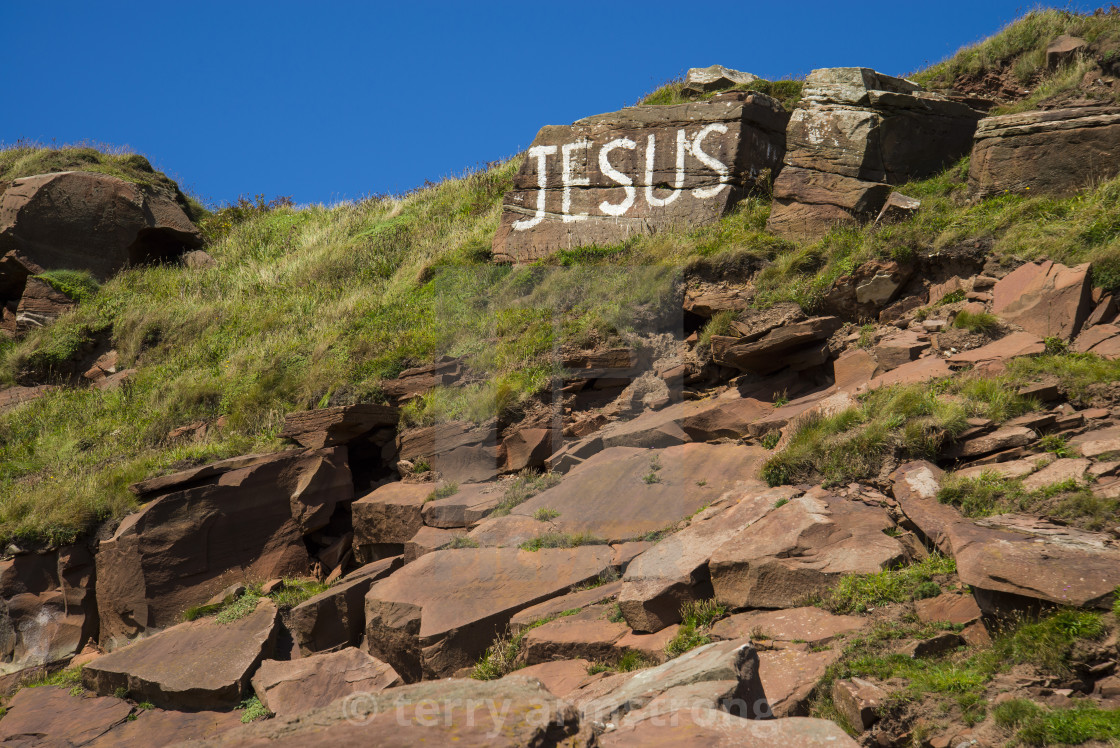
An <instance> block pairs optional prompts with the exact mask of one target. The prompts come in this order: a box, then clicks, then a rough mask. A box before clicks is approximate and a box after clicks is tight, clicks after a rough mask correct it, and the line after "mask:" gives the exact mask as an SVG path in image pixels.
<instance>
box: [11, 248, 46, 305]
mask: <svg viewBox="0 0 1120 748" xmlns="http://www.w3.org/2000/svg"><path fill="white" fill-rule="evenodd" d="M42 273H43V268H42V267H41V266H39V265H37V264H36V263H34V262H33V261H31V260H30V259H28V258H27V257H25V256H22V255H21V254H20V253H19V252H17V251H16V250H14V249H13V250H9V251H8V252H7V253H5V254H3V255H2V256H0V302H10V301H18V300H19V297H20V296H22V295H23V287H24V285H26V284H27V279H28V278H30V277H31V276H33V275H41V274H42Z"/></svg>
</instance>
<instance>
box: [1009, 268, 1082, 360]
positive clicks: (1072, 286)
mask: <svg viewBox="0 0 1120 748" xmlns="http://www.w3.org/2000/svg"><path fill="white" fill-rule="evenodd" d="M1091 289H1092V286H1091V284H1090V282H1089V263H1085V264H1083V265H1078V266H1077V267H1073V268H1068V267H1066V266H1065V265H1061V264H1058V263H1053V262H1050V261H1049V260H1046V261H1045V262H1042V263H1028V264H1026V265H1023V266H1021V267H1019V268H1018V269H1016V270H1015V271H1014V272H1012V273H1011V274H1010V275H1008V276H1007V277H1005V278H1003V279H1002V280H1000V282H999V283H997V284H996V286H995V288H994V289H993V290H992V294H993V297H994V299H993V301H992V311H993V312H995V313H996V314H998V315H999V316H1000V317H1002V318H1003V319H1005V320H1007V321H1008V322H1013V323H1015V324H1017V325H1019V326H1020V327H1022V328H1023V329H1024V330H1026V331H1027V332H1033V333H1034V334H1036V335H1039V336H1042V337H1050V336H1053V337H1059V338H1062V339H1064V340H1071V339H1072V338H1073V337H1074V336H1076V335H1077V333H1078V332H1079V331H1080V330H1081V325H1082V323H1083V322H1084V321H1085V319H1086V318H1087V317H1088V316H1089V312H1090V311H1091V310H1092V299H1091V298H1090V291H1091Z"/></svg>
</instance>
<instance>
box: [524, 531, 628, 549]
mask: <svg viewBox="0 0 1120 748" xmlns="http://www.w3.org/2000/svg"><path fill="white" fill-rule="evenodd" d="M606 542H607V541H605V540H603V539H602V538H597V537H595V536H594V535H591V534H589V533H585V532H580V533H559V532H548V533H544V534H543V535H538V536H537V537H535V538H533V539H532V540H526V541H525V542H524V543H522V544H521V546H520V548H521V550H523V551H531V552H536V551H539V550H541V549H542V548H577V547H579V546H581V545H603V544H605V543H606Z"/></svg>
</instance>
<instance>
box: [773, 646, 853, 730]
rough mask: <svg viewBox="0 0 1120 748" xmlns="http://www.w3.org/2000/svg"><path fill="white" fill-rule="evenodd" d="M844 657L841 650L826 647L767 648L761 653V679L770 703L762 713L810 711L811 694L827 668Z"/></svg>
mask: <svg viewBox="0 0 1120 748" xmlns="http://www.w3.org/2000/svg"><path fill="white" fill-rule="evenodd" d="M839 659H840V652H838V651H836V650H832V649H826V650H824V651H822V652H808V651H802V650H800V649H793V648H791V649H776V650H766V651H763V652H759V654H758V679H759V681H760V683H761V685H762V698H765V700H766V702H765V703H766V705H765V707H763V708H762V711H761V715H760V716H762V717H777V718H781V717H803V716H805V715H807V714H808V713H809V697H810V696H812V694H813V689H815V688H816V687H817V683H818V682H820V680H821V679H822V678H824V675H825V671H826V670H827V669H828V668H829V666H831V665H832V664H834V663H835V662H836V661H837V660H839Z"/></svg>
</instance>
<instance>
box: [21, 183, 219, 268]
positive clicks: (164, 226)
mask: <svg viewBox="0 0 1120 748" xmlns="http://www.w3.org/2000/svg"><path fill="white" fill-rule="evenodd" d="M201 245H202V236H201V234H200V233H199V231H198V228H197V227H196V226H195V225H194V224H193V223H191V221H190V219H189V218H188V217H187V215H186V213H184V212H183V209H182V208H181V207H179V205H178V204H177V203H176V202H175V201H174V200H172V199H171V198H169V197H166V196H164V195H162V194H158V193H152V192H147V191H145V190H143V189H142V188H141V187H140V186H139V185H136V184H133V183H131V182H126V181H124V180H122V179H117V178H116V177H110V176H107V175H105V174H93V173H89V172H73V171H70V172H58V173H55V174H41V175H39V176H34V177H25V178H23V179H17V180H15V181H14V182H12V183H11V184H10V185H8V187H7V189H5V190H3V192H2V193H0V254H3V253H5V252H8V251H10V250H16V251H17V252H19V254H20V255H22V256H25V257H27V258H29V259H30V260H32V261H34V262H35V263H37V264H39V265H41V266H43V267H44V268H47V269H52V268H68V269H76V270H88V271H90V272H91V273H93V275H94V276H96V277H97V278H99V279H101V280H105V279H107V278H108V277H109V276H111V275H113V274H114V273H115V272H117V271H118V270H120V269H121V268H122V267H125V266H126V265H138V264H142V263H147V262H159V261H164V260H169V259H175V258H178V257H179V256H180V255H181V254H182V253H183V252H185V251H186V250H189V249H194V248H197V247H199V246H201Z"/></svg>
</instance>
